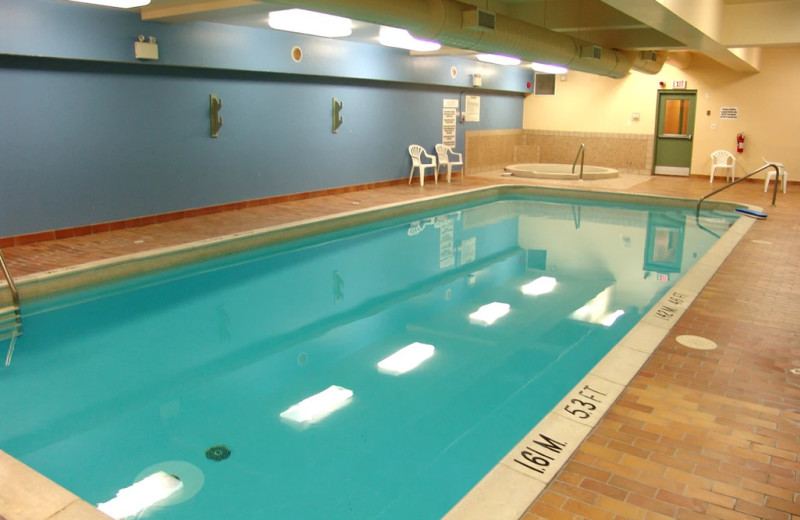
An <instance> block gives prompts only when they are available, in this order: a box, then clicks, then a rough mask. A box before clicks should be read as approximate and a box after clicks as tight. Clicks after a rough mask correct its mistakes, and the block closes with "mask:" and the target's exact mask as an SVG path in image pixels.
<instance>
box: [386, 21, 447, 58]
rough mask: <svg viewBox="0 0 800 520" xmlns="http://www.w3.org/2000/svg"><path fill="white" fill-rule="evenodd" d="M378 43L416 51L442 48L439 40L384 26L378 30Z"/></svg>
mask: <svg viewBox="0 0 800 520" xmlns="http://www.w3.org/2000/svg"><path fill="white" fill-rule="evenodd" d="M378 43H380V44H381V45H384V46H386V47H395V48H397V49H406V50H409V51H418V52H431V51H438V50H439V49H441V48H442V44H441V43H439V42H434V41H430V40H420V39H419V38H414V37H413V36H411V33H409V32H408V31H406V30H405V29H398V28H396V27H385V26H381V28H380V31H379V32H378Z"/></svg>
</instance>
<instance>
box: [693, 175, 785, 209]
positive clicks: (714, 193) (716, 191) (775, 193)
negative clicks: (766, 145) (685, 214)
mask: <svg viewBox="0 0 800 520" xmlns="http://www.w3.org/2000/svg"><path fill="white" fill-rule="evenodd" d="M770 167H772V168H775V190H774V191H773V192H772V206H773V207H774V206H775V199H777V198H778V184H780V175H781V174H780V170H779V169H778V165H776V164H773V163H769V164H765V165H764V166H762V167H761V168H759V169H757V170H755V171H752V172H750V173H748V174H747V175H745V176H744V177H742V178H741V179H736V180H735V181H732V182H729V183H728V184H726V185H725V186H723V187H721V188H720V189H718V190H714V191H712V192H711V193H709V194H708V195H705V196H704V197H702V198H701V199H700V200H698V201H697V208H696V210H695V216H696V215H699V214H700V204H702V203H703V201H704V200H706V199H707V198H709V197H710V196H712V195H716V194H717V193H719V192H721V191H722V190H725V189H728V188H730V187H731V186H733V185H734V184H737V183H740V182H742V181H743V180H745V179H747V178H749V177H752V176H753V175H755V174H757V173H758V172H761V171H763V170H766V169H767V168H770Z"/></svg>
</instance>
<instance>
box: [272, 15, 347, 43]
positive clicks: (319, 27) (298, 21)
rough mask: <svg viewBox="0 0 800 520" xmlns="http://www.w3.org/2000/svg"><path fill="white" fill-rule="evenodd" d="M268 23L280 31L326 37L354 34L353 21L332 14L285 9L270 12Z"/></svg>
mask: <svg viewBox="0 0 800 520" xmlns="http://www.w3.org/2000/svg"><path fill="white" fill-rule="evenodd" d="M267 24H268V25H269V26H270V27H271V28H272V29H276V30H278V31H289V32H296V33H301V34H310V35H312V36H322V37H325V38H342V37H344V36H350V35H351V34H353V21H352V20H350V19H349V18H343V17H341V16H334V15H332V14H325V13H318V12H316V11H307V10H305V9H285V10H283V11H272V12H271V13H269V19H268V20H267Z"/></svg>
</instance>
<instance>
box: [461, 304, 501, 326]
mask: <svg viewBox="0 0 800 520" xmlns="http://www.w3.org/2000/svg"><path fill="white" fill-rule="evenodd" d="M510 310H511V305H509V304H507V303H501V302H492V303H487V304H486V305H483V306H481V308H480V309H478V310H477V311H475V312H473V313H472V314H470V315H469V321H470V322H472V323H475V324H478V325H483V326H488V325H491V324H493V323H494V322H496V321H497V320H499V319H500V318H502V317H503V316H505V315H506V314H508V312H509V311H510Z"/></svg>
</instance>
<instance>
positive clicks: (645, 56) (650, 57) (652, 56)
mask: <svg viewBox="0 0 800 520" xmlns="http://www.w3.org/2000/svg"><path fill="white" fill-rule="evenodd" d="M639 57H640V58H641V59H642V60H644V61H658V54H656V52H655V51H642V52H641V53H639Z"/></svg>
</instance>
